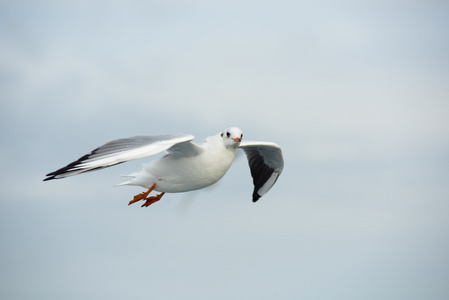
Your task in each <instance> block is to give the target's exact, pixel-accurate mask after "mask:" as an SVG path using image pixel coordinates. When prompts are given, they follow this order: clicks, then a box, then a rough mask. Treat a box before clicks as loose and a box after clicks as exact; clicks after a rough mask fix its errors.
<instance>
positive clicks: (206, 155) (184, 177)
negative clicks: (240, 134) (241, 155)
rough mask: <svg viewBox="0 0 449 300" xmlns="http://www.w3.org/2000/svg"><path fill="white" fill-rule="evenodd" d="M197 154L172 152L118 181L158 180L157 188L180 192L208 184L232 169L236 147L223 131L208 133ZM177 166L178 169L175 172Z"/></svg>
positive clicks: (144, 182) (149, 182) (150, 182)
mask: <svg viewBox="0 0 449 300" xmlns="http://www.w3.org/2000/svg"><path fill="white" fill-rule="evenodd" d="M200 147H202V148H204V150H206V151H201V153H199V154H198V155H194V156H180V155H177V154H176V153H169V154H167V155H165V156H164V157H162V158H160V159H158V160H155V161H152V162H150V163H148V164H145V165H144V166H143V169H142V170H141V171H140V172H138V173H134V174H131V175H128V176H130V177H133V178H132V179H130V180H128V181H125V182H123V183H120V184H119V185H137V186H141V187H144V188H147V189H149V188H150V187H151V186H152V185H153V184H154V183H156V187H155V188H154V190H155V191H158V192H166V193H180V192H188V191H193V190H198V189H202V188H205V187H208V186H210V185H212V184H214V183H216V182H217V181H219V180H220V179H221V178H222V177H223V176H224V175H225V174H226V172H227V171H228V170H229V168H230V167H231V164H232V162H233V160H234V157H235V151H236V148H233V147H232V148H226V147H225V145H224V144H223V143H222V139H221V137H220V135H219V134H218V135H215V136H211V137H208V138H207V139H206V140H205V141H204V142H203V143H202V144H201V145H200ZM173 170H176V172H173Z"/></svg>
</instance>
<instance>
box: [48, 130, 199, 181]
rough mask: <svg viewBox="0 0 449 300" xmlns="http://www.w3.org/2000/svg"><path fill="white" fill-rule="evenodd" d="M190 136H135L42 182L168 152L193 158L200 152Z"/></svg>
mask: <svg viewBox="0 0 449 300" xmlns="http://www.w3.org/2000/svg"><path fill="white" fill-rule="evenodd" d="M193 139H194V136H193V135H186V134H176V135H155V136H135V137H131V138H124V139H118V140H114V141H111V142H108V143H106V144H104V145H103V146H100V147H98V148H96V149H94V150H92V151H91V152H90V153H89V154H86V155H84V156H82V157H80V158H79V159H77V160H76V161H74V162H72V163H70V164H68V165H67V166H65V167H63V168H61V169H59V170H56V171H54V172H51V173H48V174H47V175H46V176H47V178H45V179H44V181H46V180H51V179H59V178H64V177H68V176H73V175H77V174H81V173H85V172H90V171H94V170H99V169H103V168H106V167H110V166H113V165H116V164H119V163H122V162H126V161H129V160H133V159H137V158H142V157H146V156H150V155H154V154H157V153H160V152H162V151H168V152H169V153H173V154H175V155H177V156H194V155H197V154H199V153H201V152H203V151H204V149H203V148H202V147H201V146H198V145H196V144H194V143H192V142H191V141H192V140H193Z"/></svg>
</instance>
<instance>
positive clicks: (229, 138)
mask: <svg viewBox="0 0 449 300" xmlns="http://www.w3.org/2000/svg"><path fill="white" fill-rule="evenodd" d="M220 135H221V137H222V138H223V142H224V144H225V146H226V147H227V148H237V147H238V146H239V145H240V142H241V141H242V138H243V133H242V131H241V130H240V129H238V128H237V127H229V128H228V129H226V130H225V131H223V132H222V133H221V134H220Z"/></svg>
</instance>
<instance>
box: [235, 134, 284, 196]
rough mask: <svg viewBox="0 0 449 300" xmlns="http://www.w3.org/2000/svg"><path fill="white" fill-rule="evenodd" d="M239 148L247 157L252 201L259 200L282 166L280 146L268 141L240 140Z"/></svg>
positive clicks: (271, 184) (272, 183)
mask: <svg viewBox="0 0 449 300" xmlns="http://www.w3.org/2000/svg"><path fill="white" fill-rule="evenodd" d="M240 148H241V149H243V151H245V153H246V156H247V157H248V163H249V167H250V169H251V176H252V177H253V183H254V192H253V202H256V201H257V200H259V198H260V197H262V196H263V195H265V194H266V193H267V192H268V191H269V190H270V189H271V187H272V186H273V185H274V184H275V182H276V180H277V179H278V177H279V175H281V172H282V169H283V168H284V159H283V157H282V151H281V148H280V147H279V146H278V145H276V144H275V143H269V142H242V143H240Z"/></svg>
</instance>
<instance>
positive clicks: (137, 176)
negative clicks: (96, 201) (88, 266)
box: [44, 127, 284, 207]
mask: <svg viewBox="0 0 449 300" xmlns="http://www.w3.org/2000/svg"><path fill="white" fill-rule="evenodd" d="M242 138H243V133H242V131H241V130H240V129H238V128H236V127H230V128H228V129H226V130H225V131H223V132H221V133H218V134H216V135H214V136H210V137H208V138H206V139H205V140H204V141H203V143H202V144H199V145H198V144H195V143H193V142H192V140H193V139H194V136H192V135H186V134H172V135H155V136H135V137H131V138H123V139H118V140H114V141H111V142H108V143H106V144H104V145H103V146H100V147H98V148H96V149H94V150H93V151H91V152H90V153H89V154H86V155H84V156H82V157H80V158H79V159H78V160H76V161H74V162H72V163H70V164H68V165H67V166H65V167H63V168H61V169H59V170H56V171H54V172H51V173H48V174H47V175H46V176H47V177H46V178H45V179H44V181H47V180H51V179H60V178H65V177H69V176H73V175H77V174H81V173H86V172H90V171H94V170H99V169H103V168H107V167H110V166H113V165H116V164H119V163H123V162H126V161H129V160H133V159H137V158H142V157H146V156H151V155H155V154H157V153H160V152H163V151H166V152H167V154H166V155H165V156H164V157H162V158H160V159H158V160H155V161H152V162H150V163H149V164H144V165H143V168H142V170H141V171H140V172H137V173H133V174H130V175H127V176H126V177H129V179H128V180H127V181H125V182H122V183H120V184H119V185H135V186H141V187H143V188H146V189H148V190H147V191H146V192H143V193H140V194H138V195H136V196H134V199H133V200H131V201H130V202H129V204H128V205H130V204H133V203H135V202H137V201H140V200H145V202H144V204H143V205H142V207H147V206H149V205H151V204H153V203H154V202H156V201H159V200H160V199H161V197H162V196H163V195H164V194H165V193H180V192H187V191H192V190H197V189H202V188H205V187H207V186H210V185H212V184H214V183H216V182H217V181H218V180H220V179H221V178H222V177H223V176H224V175H225V174H226V172H227V171H228V169H229V167H230V166H231V164H232V161H233V160H234V157H235V153H236V150H237V149H239V148H240V149H242V150H243V151H244V152H245V154H246V156H247V158H248V163H249V167H250V169H251V176H252V177H253V183H254V192H253V202H256V201H257V200H258V199H259V198H260V197H262V196H263V195H264V194H266V193H267V192H268V191H269V190H270V189H271V187H272V186H273V185H274V183H275V182H276V180H277V178H278V177H279V175H280V174H281V172H282V169H283V168H284V159H283V157H282V151H281V148H280V147H279V146H278V145H276V144H275V143H270V142H242ZM153 190H155V191H157V192H160V194H157V195H156V196H150V197H149V196H148V195H149V194H150V192H151V191H153Z"/></svg>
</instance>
